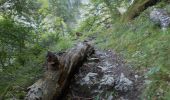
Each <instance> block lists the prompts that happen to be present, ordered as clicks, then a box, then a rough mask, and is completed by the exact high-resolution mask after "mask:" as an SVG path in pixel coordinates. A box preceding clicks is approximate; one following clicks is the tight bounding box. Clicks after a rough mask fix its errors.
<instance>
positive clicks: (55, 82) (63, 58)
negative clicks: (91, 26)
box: [25, 42, 94, 100]
mask: <svg viewBox="0 0 170 100" xmlns="http://www.w3.org/2000/svg"><path fill="white" fill-rule="evenodd" d="M92 53H94V48H93V47H92V46H91V45H90V44H89V43H87V42H83V43H79V44H77V46H76V47H74V48H72V49H70V50H69V51H68V52H66V53H63V54H54V53H52V52H50V53H49V52H48V54H47V61H46V66H47V71H46V72H45V73H44V77H43V78H42V79H39V80H38V81H37V82H36V83H34V84H33V85H32V86H30V87H28V93H27V95H26V97H25V100H58V99H59V98H61V97H62V94H63V93H64V92H65V91H66V89H67V88H68V86H69V82H70V80H71V78H72V77H73V75H74V73H75V70H76V69H77V68H78V67H80V66H81V65H82V63H83V61H84V60H85V59H86V58H87V57H88V56H89V55H91V54H92ZM54 59H55V60H54Z"/></svg>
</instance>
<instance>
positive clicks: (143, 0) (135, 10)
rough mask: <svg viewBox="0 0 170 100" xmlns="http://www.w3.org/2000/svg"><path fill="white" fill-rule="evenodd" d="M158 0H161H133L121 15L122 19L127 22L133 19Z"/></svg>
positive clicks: (159, 0)
mask: <svg viewBox="0 0 170 100" xmlns="http://www.w3.org/2000/svg"><path fill="white" fill-rule="evenodd" d="M158 2H161V0H135V2H134V3H133V4H132V5H131V6H130V7H129V9H128V11H127V12H126V13H125V14H124V15H123V16H122V21H123V22H128V21H130V20H132V19H134V18H135V17H137V16H138V15H140V13H141V12H143V11H144V10H145V9H147V8H148V7H149V6H153V5H155V4H156V3H158Z"/></svg>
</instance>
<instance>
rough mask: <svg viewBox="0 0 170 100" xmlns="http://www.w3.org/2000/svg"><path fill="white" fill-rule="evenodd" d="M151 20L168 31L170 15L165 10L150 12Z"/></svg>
mask: <svg viewBox="0 0 170 100" xmlns="http://www.w3.org/2000/svg"><path fill="white" fill-rule="evenodd" d="M150 19H151V20H152V21H153V22H154V23H156V24H159V25H160V26H161V28H163V29H166V28H167V27H169V26H170V14H169V13H168V12H167V11H166V10H164V9H158V8H154V9H153V10H152V11H151V12H150Z"/></svg>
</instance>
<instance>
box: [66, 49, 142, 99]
mask: <svg viewBox="0 0 170 100" xmlns="http://www.w3.org/2000/svg"><path fill="white" fill-rule="evenodd" d="M95 51H96V52H95V54H94V55H92V57H90V58H88V59H87V62H86V63H84V64H83V66H82V67H80V69H79V72H78V73H77V74H76V75H75V79H74V80H73V81H72V83H71V85H70V89H69V93H68V95H67V97H68V98H69V99H71V100H78V99H80V100H95V99H97V98H98V99H97V100H139V96H140V94H141V92H140V91H141V90H142V84H143V83H142V80H143V79H142V77H140V75H139V76H138V74H137V73H136V72H135V71H134V70H132V69H131V68H130V67H129V66H127V65H126V64H125V62H124V61H123V58H122V57H120V56H118V55H117V54H116V53H115V52H114V51H110V50H108V51H99V50H97V49H96V50H95ZM139 83H140V84H139Z"/></svg>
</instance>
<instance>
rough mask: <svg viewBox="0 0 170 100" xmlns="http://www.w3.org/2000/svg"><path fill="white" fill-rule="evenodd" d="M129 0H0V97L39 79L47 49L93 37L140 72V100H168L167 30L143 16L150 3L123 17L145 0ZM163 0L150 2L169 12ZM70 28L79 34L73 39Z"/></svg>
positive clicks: (16, 95)
mask: <svg viewBox="0 0 170 100" xmlns="http://www.w3.org/2000/svg"><path fill="white" fill-rule="evenodd" d="M85 1H86V0H85ZM132 1H133V0H132ZM135 1H136V2H135ZM135 1H134V2H135V3H133V2H131V1H129V0H91V1H90V3H83V2H81V1H80V0H1V1H0V96H1V98H4V99H9V98H17V99H23V98H24V96H25V93H26V92H25V90H26V87H28V86H29V85H30V84H32V83H33V82H34V81H35V80H36V79H37V78H39V77H41V75H42V72H43V63H44V59H45V54H46V52H47V51H48V50H52V51H56V52H57V51H63V50H66V49H68V48H70V47H72V45H73V44H74V43H76V42H77V38H79V40H78V41H83V40H84V39H86V38H89V37H95V38H96V39H95V40H94V42H95V43H96V45H97V47H98V48H100V49H103V50H107V49H112V50H115V51H116V52H117V53H119V54H121V55H122V56H123V57H124V58H125V59H126V62H127V63H128V64H129V65H131V66H132V67H133V68H134V69H137V70H139V71H141V72H144V73H145V77H146V78H147V80H146V88H145V90H144V92H143V94H142V96H141V98H146V100H157V99H159V100H168V99H169V98H170V83H169V81H170V71H169V70H170V69H169V65H170V45H169V42H170V34H169V33H170V29H167V30H164V31H163V30H162V29H161V28H160V27H159V26H158V25H155V24H154V23H153V22H152V21H151V20H150V19H149V12H150V11H151V10H153V8H154V7H153V6H148V7H146V8H145V9H143V10H141V11H140V12H138V13H139V14H138V16H136V17H135V18H132V19H129V17H128V16H131V14H133V12H134V10H133V9H137V7H138V6H139V5H140V4H142V3H144V2H147V1H149V0H139V1H140V2H137V1H138V0H135ZM167 2H168V1H166V0H162V1H161V0H160V1H159V2H158V3H155V4H154V6H155V7H159V8H164V9H167V10H168V11H170V5H169V4H168V3H167ZM83 9H85V10H83ZM122 9H123V10H122ZM126 10H127V11H126ZM124 12H131V13H125V14H124ZM81 13H83V14H81ZM126 16H127V17H126ZM126 18H127V19H126ZM76 32H81V33H82V36H80V37H77V36H76V34H75V33H76ZM158 95H159V97H158ZM154 98H157V99H154Z"/></svg>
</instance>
